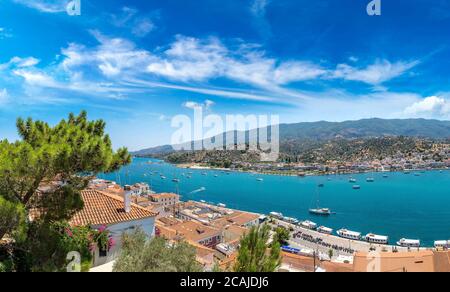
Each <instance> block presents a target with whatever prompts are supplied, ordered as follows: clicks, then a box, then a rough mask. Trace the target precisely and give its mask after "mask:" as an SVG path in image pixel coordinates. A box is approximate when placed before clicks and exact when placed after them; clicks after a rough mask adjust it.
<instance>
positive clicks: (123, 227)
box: [93, 217, 155, 267]
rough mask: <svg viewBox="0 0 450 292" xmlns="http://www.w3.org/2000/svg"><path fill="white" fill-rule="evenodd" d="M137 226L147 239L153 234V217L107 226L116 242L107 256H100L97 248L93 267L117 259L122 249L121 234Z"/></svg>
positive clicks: (96, 227) (131, 230)
mask: <svg viewBox="0 0 450 292" xmlns="http://www.w3.org/2000/svg"><path fill="white" fill-rule="evenodd" d="M100 227H101V226H93V228H94V229H98V228H100ZM137 228H141V229H142V230H143V231H144V232H145V234H147V237H148V238H149V239H150V238H152V237H153V236H155V217H151V218H147V219H144V220H136V221H129V222H123V223H118V224H114V225H109V226H108V227H107V230H109V232H110V235H111V236H112V237H113V238H114V240H115V242H116V244H115V246H114V247H113V248H112V249H111V250H110V251H109V252H108V256H107V257H100V256H99V250H98V248H97V249H96V250H95V253H94V262H93V267H97V266H100V265H104V264H106V263H109V262H111V261H113V260H115V259H117V257H118V256H119V255H120V251H121V249H122V240H121V239H122V234H123V233H127V232H128V233H129V232H133V231H134V230H136V229H137Z"/></svg>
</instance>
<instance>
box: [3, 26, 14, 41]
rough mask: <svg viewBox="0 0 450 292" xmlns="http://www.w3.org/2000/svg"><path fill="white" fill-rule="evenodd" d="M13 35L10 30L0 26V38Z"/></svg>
mask: <svg viewBox="0 0 450 292" xmlns="http://www.w3.org/2000/svg"><path fill="white" fill-rule="evenodd" d="M12 36H13V35H12V34H11V32H10V30H8V29H6V28H4V27H0V40H1V39H6V38H10V37H12Z"/></svg>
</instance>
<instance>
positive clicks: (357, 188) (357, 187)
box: [353, 185, 361, 190]
mask: <svg viewBox="0 0 450 292" xmlns="http://www.w3.org/2000/svg"><path fill="white" fill-rule="evenodd" d="M353 189H354V190H360V189H361V186H360V185H354V186H353Z"/></svg>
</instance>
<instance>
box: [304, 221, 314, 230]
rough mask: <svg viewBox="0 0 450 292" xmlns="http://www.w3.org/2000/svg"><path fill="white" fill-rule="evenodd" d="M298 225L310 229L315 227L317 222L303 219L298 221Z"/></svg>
mask: <svg viewBox="0 0 450 292" xmlns="http://www.w3.org/2000/svg"><path fill="white" fill-rule="evenodd" d="M300 226H301V227H304V228H306V229H310V230H316V229H317V224H316V223H314V222H312V221H309V220H306V221H303V222H302V223H300Z"/></svg>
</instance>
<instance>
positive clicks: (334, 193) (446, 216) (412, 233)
mask: <svg viewBox="0 0 450 292" xmlns="http://www.w3.org/2000/svg"><path fill="white" fill-rule="evenodd" d="M148 161H150V160H149V159H135V161H134V162H133V163H132V164H131V165H130V166H127V167H125V168H124V170H122V171H121V172H120V173H117V174H109V175H105V176H104V178H106V179H111V180H116V181H118V179H121V180H122V184H133V183H136V182H141V181H144V182H147V183H148V184H149V185H151V187H152V189H154V190H155V191H156V192H179V193H180V195H181V197H182V200H184V201H187V200H194V201H203V202H206V203H210V204H215V205H217V204H224V205H226V206H227V207H229V208H232V209H237V210H245V211H249V212H254V213H258V214H269V213H270V212H273V211H275V212H280V213H283V214H284V216H285V217H289V218H291V219H293V220H297V221H302V220H303V221H304V220H310V221H313V222H315V223H316V224H317V227H320V226H326V227H328V228H331V229H333V230H334V231H337V230H339V229H342V228H347V229H349V230H355V231H358V232H361V234H362V235H363V236H365V235H367V234H380V235H384V236H388V237H389V241H390V244H393V245H395V244H396V242H397V241H399V240H400V239H402V238H409V239H420V240H421V245H422V246H426V247H433V246H434V243H435V241H442V240H448V239H449V237H450V234H448V226H450V210H449V208H448V206H450V197H449V196H448V189H449V188H450V184H449V182H450V179H449V178H450V172H449V171H448V170H445V171H427V172H423V173H421V175H420V176H413V175H407V174H404V173H403V172H398V173H389V176H388V177H387V176H386V175H385V174H384V173H371V174H352V175H333V176H317V177H315V176H311V177H284V176H276V175H261V174H251V173H241V172H231V171H224V170H222V171H217V170H204V169H202V170H196V169H191V170H186V169H180V168H178V167H176V166H174V165H171V164H167V163H163V162H157V163H156V162H155V163H152V164H149V163H148ZM151 174H152V175H151ZM183 174H184V176H183ZM160 175H163V176H164V177H167V179H161V178H160ZM173 178H177V179H178V180H179V181H178V182H173V181H172V179H173ZM258 178H261V179H262V180H257V179H258ZM368 178H371V179H369V181H371V182H367V179H368ZM352 179H354V180H355V181H356V183H357V184H358V185H359V186H360V188H359V189H354V188H353V186H354V184H355V182H354V181H353V180H352ZM372 179H373V180H372ZM350 180H352V181H350ZM320 184H322V185H323V187H321V188H320V206H318V207H319V208H325V209H326V208H329V209H330V211H331V212H332V213H333V214H332V215H330V216H317V215H315V214H311V213H310V209H315V208H316V207H317V204H316V201H317V188H318V185H320ZM334 234H335V233H334ZM363 244H365V243H364V242H363ZM364 246H365V245H364Z"/></svg>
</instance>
